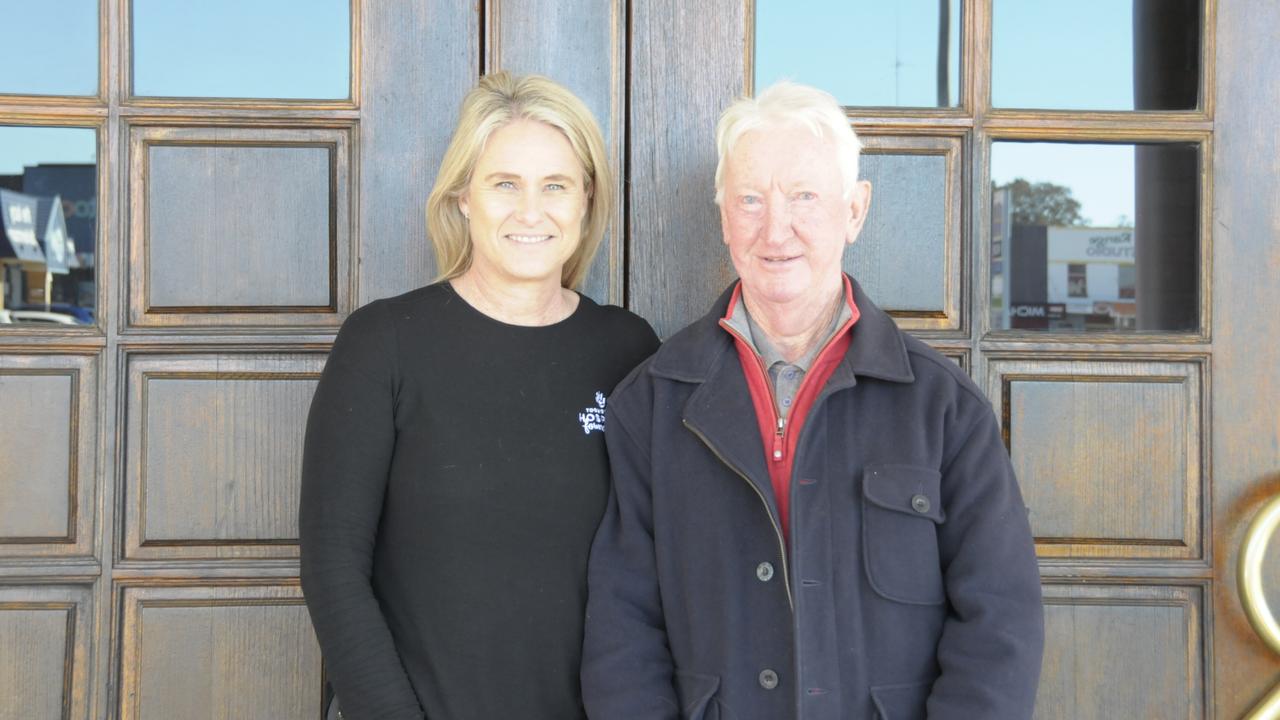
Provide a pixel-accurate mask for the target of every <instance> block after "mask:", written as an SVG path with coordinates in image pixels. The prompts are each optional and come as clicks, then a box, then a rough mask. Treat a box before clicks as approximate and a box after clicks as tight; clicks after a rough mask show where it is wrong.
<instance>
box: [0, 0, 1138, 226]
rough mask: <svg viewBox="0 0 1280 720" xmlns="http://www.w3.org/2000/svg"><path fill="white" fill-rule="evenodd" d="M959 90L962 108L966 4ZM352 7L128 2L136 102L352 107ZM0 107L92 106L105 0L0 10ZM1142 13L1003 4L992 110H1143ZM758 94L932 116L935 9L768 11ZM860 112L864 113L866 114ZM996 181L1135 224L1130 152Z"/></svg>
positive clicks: (815, 1) (760, 18)
mask: <svg viewBox="0 0 1280 720" xmlns="http://www.w3.org/2000/svg"><path fill="white" fill-rule="evenodd" d="M947 2H948V3H949V4H950V7H951V31H950V36H951V41H950V45H951V47H950V55H951V58H952V60H951V62H950V63H949V65H950V70H951V75H950V78H949V85H950V95H951V100H952V102H955V101H956V100H957V99H958V97H959V87H958V78H959V77H960V75H959V64H960V59H959V58H960V37H959V27H960V21H961V12H960V11H961V7H960V2H961V0H947ZM349 7H350V3H349V0H218V2H194V1H190V2H178V1H177V0H133V24H134V45H135V54H136V62H135V66H136V67H135V70H134V84H135V91H136V92H137V93H138V94H143V95H147V94H151V95H170V94H179V93H181V94H183V95H188V96H208V97H290V98H345V97H346V96H347V94H348V88H349V85H350V78H349V72H350V68H349V56H350V18H349ZM0 10H3V12H4V13H5V17H6V19H7V22H6V25H7V26H8V27H9V28H15V29H16V28H20V30H18V31H16V32H9V33H6V41H5V43H3V44H0V63H2V64H0V67H5V68H7V70H8V72H6V73H5V75H4V76H3V78H0V92H12V93H50V94H92V93H93V92H94V91H95V89H96V87H97V57H98V47H97V22H98V12H97V3H96V2H95V0H58V1H57V2H26V1H21V0H0ZM1131 13H1132V9H1131V4H1130V3H1126V2H1117V1H1116V0H1073V1H1072V2H1070V3H1066V2H1033V1H1031V0H994V6H993V20H992V22H993V32H992V57H993V61H992V62H993V70H992V76H993V77H992V97H993V104H995V105H996V106H1002V107H1055V108H1067V109H1086V108H1087V109H1127V108H1129V107H1131V106H1132V96H1133V79H1132V75H1133V73H1132V17H1131ZM756 28H757V37H756V49H755V60H756V84H757V87H763V86H765V85H767V84H768V83H769V82H772V81H773V80H776V79H779V78H783V77H787V78H791V79H794V80H797V81H799V82H805V83H809V84H813V85H816V86H818V87H822V88H824V89H826V90H829V91H830V92H832V93H833V94H834V95H836V97H837V98H839V99H840V100H841V102H844V103H847V104H850V105H854V106H857V105H864V106H877V105H895V104H898V105H904V106H930V105H933V104H934V103H935V102H936V85H937V83H936V70H937V67H936V63H937V34H938V0H896V1H895V2H884V1H882V0H807V1H806V2H799V1H798V0H757V2H756ZM855 112H856V111H855ZM93 148H94V142H93V136H92V132H89V131H84V130H72V131H59V130H45V129H30V130H28V129H16V128H0V172H5V173H12V172H15V171H20V169H21V167H22V165H23V164H33V163H35V162H40V161H43V162H91V161H92V160H93V157H94V150H93ZM991 169H992V178H993V179H994V180H995V181H996V182H997V183H1002V182H1007V181H1008V180H1011V179H1013V178H1014V177H1023V178H1026V179H1027V180H1030V181H1033V182H1039V181H1050V182H1054V183H1058V184H1062V185H1068V186H1069V187H1071V188H1072V189H1073V192H1074V193H1075V195H1076V197H1077V199H1079V200H1080V201H1081V202H1082V204H1083V205H1084V207H1083V214H1084V215H1085V216H1086V217H1089V218H1090V219H1091V220H1093V221H1094V222H1095V223H1097V224H1109V223H1112V222H1114V221H1115V220H1116V219H1117V218H1118V217H1119V216H1121V215H1126V216H1128V217H1130V218H1132V217H1133V150H1132V147H1130V146H1106V145H1062V144H1049V143H1028V144H1021V143H1019V144H1016V145H1015V144H1011V143H997V144H996V145H995V147H993V151H992V165H991Z"/></svg>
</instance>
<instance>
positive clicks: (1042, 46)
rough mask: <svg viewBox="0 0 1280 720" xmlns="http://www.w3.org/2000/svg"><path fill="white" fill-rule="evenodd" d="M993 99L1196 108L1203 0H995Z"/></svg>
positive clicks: (1006, 103)
mask: <svg viewBox="0 0 1280 720" xmlns="http://www.w3.org/2000/svg"><path fill="white" fill-rule="evenodd" d="M991 27H992V30H991V104H992V106H993V107H1006V108H1012V107H1017V108H1046V109H1061V110H1194V109H1195V108H1196V107H1197V106H1198V98H1199V81H1200V2H1199V0H1130V1H1129V2H1124V1H1123V0H1075V1H1074V2H1027V0H994V2H993V4H992V18H991Z"/></svg>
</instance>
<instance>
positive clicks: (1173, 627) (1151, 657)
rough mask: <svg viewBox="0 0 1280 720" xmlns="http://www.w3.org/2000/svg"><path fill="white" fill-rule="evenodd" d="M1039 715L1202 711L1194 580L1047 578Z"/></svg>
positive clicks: (1064, 719) (1069, 719)
mask: <svg viewBox="0 0 1280 720" xmlns="http://www.w3.org/2000/svg"><path fill="white" fill-rule="evenodd" d="M1044 595H1045V600H1044V602H1045V653H1044V664H1043V671H1042V673H1041V678H1040V687H1039V692H1038V693H1037V696H1036V712H1035V717H1036V718H1037V720H1059V719H1061V720H1076V719H1077V718H1161V720H1174V719H1175V718H1188V720H1192V719H1194V718H1202V717H1205V715H1204V687H1205V671H1206V667H1205V656H1204V649H1203V645H1202V640H1201V638H1202V637H1203V630H1202V627H1201V626H1202V622H1203V620H1202V618H1203V599H1202V593H1201V590H1200V588H1198V587H1167V586H1145V585H1144V586H1099V585H1094V586H1088V585H1082V586H1070V585H1047V586H1045V588H1044Z"/></svg>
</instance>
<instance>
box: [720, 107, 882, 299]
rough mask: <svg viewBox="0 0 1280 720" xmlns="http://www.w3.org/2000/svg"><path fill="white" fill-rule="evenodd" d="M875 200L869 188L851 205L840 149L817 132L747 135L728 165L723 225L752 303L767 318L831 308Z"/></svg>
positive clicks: (782, 128) (787, 128)
mask: <svg viewBox="0 0 1280 720" xmlns="http://www.w3.org/2000/svg"><path fill="white" fill-rule="evenodd" d="M870 200H871V185H870V183H867V182H865V181H860V182H858V183H857V185H856V186H855V187H854V191H853V193H852V198H851V199H849V200H846V199H845V198H844V185H843V181H842V178H841V175H840V166H839V164H838V163H837V161H836V151H835V144H834V143H832V142H831V141H830V140H828V139H826V138H825V137H819V136H817V135H815V134H814V133H813V131H812V130H810V129H809V128H807V127H804V126H801V125H776V126H771V127H764V128H757V129H755V130H750V131H748V132H746V133H745V134H743V135H742V136H741V137H740V138H739V139H738V142H737V144H736V145H735V146H734V147H733V150H732V151H731V152H730V153H729V156H728V157H727V158H726V159H725V168H724V194H723V196H722V200H721V204H720V223H721V228H722V232H723V233H724V242H725V244H726V245H728V246H729V255H730V256H731V257H732V259H733V266H734V268H735V269H736V270H737V271H738V275H739V277H741V278H742V285H743V292H744V293H745V294H746V296H747V299H748V302H750V303H752V304H753V305H758V306H761V309H763V310H765V311H766V312H767V311H769V310H771V309H774V310H782V309H793V310H796V311H812V312H813V313H815V314H816V313H820V312H822V311H823V310H824V309H826V308H828V307H830V303H831V298H832V295H833V293H835V292H838V289H839V286H840V283H841V279H840V272H841V264H840V260H841V256H842V255H843V253H844V246H845V244H846V243H852V242H853V241H854V240H855V239H857V237H858V231H859V230H861V229H862V223H863V221H864V220H865V219H866V211H867V206H868V205H869V203H870ZM769 306H772V307H769Z"/></svg>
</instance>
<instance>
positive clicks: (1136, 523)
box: [988, 359, 1207, 559]
mask: <svg viewBox="0 0 1280 720" xmlns="http://www.w3.org/2000/svg"><path fill="white" fill-rule="evenodd" d="M988 373H989V375H990V377H991V383H992V384H993V386H995V387H998V388H999V390H998V391H997V393H996V397H995V398H993V400H994V402H995V403H996V406H997V408H998V409H999V411H1000V415H1001V418H1002V423H1003V426H1004V430H1005V438H1006V442H1007V443H1008V446H1009V449H1010V454H1011V457H1012V459H1013V465H1014V470H1015V471H1016V472H1017V475H1018V480H1019V484H1020V485H1021V487H1022V492H1023V497H1024V499H1025V501H1026V503H1027V505H1028V507H1029V508H1030V509H1031V526H1032V531H1033V533H1034V534H1035V536H1036V539H1037V542H1038V544H1039V548H1038V550H1039V553H1040V555H1041V556H1042V557H1119V558H1160V557H1163V558H1182V559H1194V558H1199V557H1202V547H1201V537H1200V526H1201V522H1200V516H1201V508H1202V507H1203V505H1204V502H1203V500H1202V498H1203V496H1204V495H1205V493H1206V492H1207V487H1206V485H1205V482H1204V478H1203V474H1202V470H1201V468H1202V459H1201V453H1202V447H1203V441H1202V432H1203V428H1204V422H1203V419H1202V417H1201V411H1200V407H1201V399H1200V394H1201V379H1200V366H1199V365H1197V364H1194V363H1158V362H1152V363H1142V362H1111V363H1106V362H1088V361H1080V362H1053V361H1017V360H1006V359H995V360H992V361H991V362H990V363H989V365H988Z"/></svg>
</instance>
